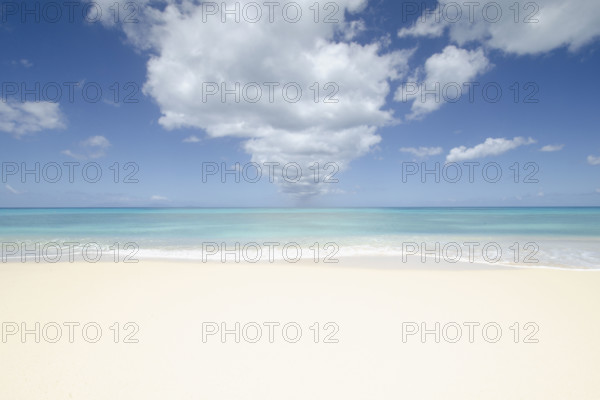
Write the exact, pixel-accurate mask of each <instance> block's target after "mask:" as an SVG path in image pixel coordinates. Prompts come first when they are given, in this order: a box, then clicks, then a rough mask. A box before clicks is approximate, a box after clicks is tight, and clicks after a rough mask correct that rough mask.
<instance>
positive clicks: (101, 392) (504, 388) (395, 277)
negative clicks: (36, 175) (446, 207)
mask: <svg viewBox="0 0 600 400" xmlns="http://www.w3.org/2000/svg"><path fill="white" fill-rule="evenodd" d="M598 287H600V273H598V272H596V271H568V270H553V269H542V268H530V269H516V268H504V267H499V266H498V267H492V266H489V265H477V264H468V263H467V264H463V263H457V264H448V263H440V264H436V263H426V264H421V263H413V264H410V263H409V264H407V263H400V262H398V260H397V259H395V258H393V257H390V258H385V257H379V258H377V257H358V258H356V257H355V258H350V259H342V260H341V261H340V262H339V263H337V264H323V263H314V262H310V261H307V260H302V261H300V262H298V263H295V264H292V263H286V262H282V261H278V262H274V263H256V264H249V263H244V262H242V263H239V264H236V263H233V262H228V263H219V262H206V263H202V262H198V261H180V262H177V261H174V260H147V259H144V260H141V261H140V262H139V263H136V264H123V263H111V262H99V263H86V262H74V263H66V262H61V263H56V264H49V263H40V264H36V263H6V264H2V265H1V266H0V315H2V321H3V326H2V335H3V337H2V339H3V341H2V343H0V359H2V363H0V387H2V393H3V395H5V396H8V397H7V398H14V399H40V398H44V399H86V400H96V399H107V398H111V399H165V398H177V399H201V398H210V399H233V398H244V399H281V398H287V399H306V398H312V399H331V398H340V399H364V398H420V399H421V398H422V399H434V398H444V399H470V398H482V399H509V398H510V399H519V398H523V399H545V400H546V399H566V398H576V399H597V398H600V383H599V381H598V379H597V362H598V359H599V358H600V345H598V344H597V343H598V341H597V338H598V337H599V336H600V315H599V314H598V311H597V305H598V304H599V301H600V292H599V291H598ZM36 322H39V324H40V325H39V328H37V329H36V325H35V323H36ZM22 323H25V325H24V326H23V325H22ZM115 323H117V324H118V325H116V324H115ZM236 323H239V325H236ZM436 323H439V325H436ZM423 324H424V325H423ZM437 326H439V327H437ZM23 327H24V328H25V329H26V330H28V332H29V333H27V334H25V336H24V337H23V336H22V333H23V332H22V330H23ZM57 327H58V328H57ZM84 327H85V329H84ZM15 329H17V331H15ZM98 329H100V331H101V335H100V336H99V335H98V332H99V331H98ZM498 329H499V330H498ZM36 330H37V333H36ZM59 330H60V332H61V336H60V337H58V334H57V333H58V332H59ZM424 330H425V331H426V334H425V335H424V336H423V335H422V333H423V331H424ZM223 331H225V335H224V336H223V335H222V333H223ZM259 333H260V335H259ZM459 333H460V335H459ZM498 333H500V336H499V335H498ZM36 340H39V343H37V342H36ZM53 342H54V343H53ZM115 342H116V343H115Z"/></svg>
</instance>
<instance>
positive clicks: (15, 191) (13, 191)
mask: <svg viewBox="0 0 600 400" xmlns="http://www.w3.org/2000/svg"><path fill="white" fill-rule="evenodd" d="M4 187H5V188H6V190H8V191H9V192H11V193H12V194H21V192H19V191H18V190H17V189H15V188H13V187H12V186H10V185H9V184H6V185H4Z"/></svg>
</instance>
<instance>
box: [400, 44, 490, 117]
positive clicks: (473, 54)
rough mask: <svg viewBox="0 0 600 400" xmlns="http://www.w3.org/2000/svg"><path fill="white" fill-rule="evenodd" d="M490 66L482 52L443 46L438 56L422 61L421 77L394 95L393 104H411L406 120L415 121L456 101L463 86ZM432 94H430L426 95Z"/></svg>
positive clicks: (463, 88) (403, 86) (402, 87)
mask: <svg viewBox="0 0 600 400" xmlns="http://www.w3.org/2000/svg"><path fill="white" fill-rule="evenodd" d="M489 66H490V64H489V61H488V59H487V58H486V57H485V54H484V53H483V50H482V49H478V50H470V51H469V50H465V49H459V48H457V47H456V46H447V47H446V48H445V49H444V50H443V51H442V52H441V53H437V54H434V55H432V56H431V57H429V58H428V59H427V61H425V67H424V70H425V71H424V72H425V78H424V80H423V81H421V82H418V83H417V81H418V79H417V77H416V76H415V79H414V82H410V83H408V82H407V83H406V84H404V85H402V86H401V87H399V88H398V90H397V91H396V94H395V95H394V100H396V101H402V102H407V101H413V103H412V106H411V114H410V115H409V116H408V118H409V119H418V118H421V117H423V116H424V115H425V114H428V113H430V112H433V111H435V110H437V109H438V108H440V107H441V106H442V104H444V103H445V102H447V101H454V99H458V98H459V97H460V95H461V94H462V92H463V91H464V90H466V89H465V86H464V83H466V82H470V81H472V80H473V78H475V77H476V76H477V75H479V74H481V73H483V72H485V71H486V70H487V69H488V68H489ZM430 91H433V92H434V93H429V92H430Z"/></svg>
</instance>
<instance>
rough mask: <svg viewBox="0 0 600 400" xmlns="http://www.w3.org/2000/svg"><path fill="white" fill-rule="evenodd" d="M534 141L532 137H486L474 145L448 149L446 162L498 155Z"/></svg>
mask: <svg viewBox="0 0 600 400" xmlns="http://www.w3.org/2000/svg"><path fill="white" fill-rule="evenodd" d="M535 142H536V141H535V140H533V139H532V138H528V139H525V138H523V137H515V138H514V139H505V138H487V139H486V140H485V142H483V143H480V144H478V145H477V146H475V147H471V148H467V147H466V146H460V147H455V148H453V149H452V150H450V153H448V155H447V156H446V162H457V161H465V160H472V159H476V158H483V157H488V156H498V155H500V154H503V153H506V152H507V151H509V150H513V149H516V148H517V147H520V146H524V145H529V144H533V143H535Z"/></svg>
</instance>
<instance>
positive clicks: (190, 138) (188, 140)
mask: <svg viewBox="0 0 600 400" xmlns="http://www.w3.org/2000/svg"><path fill="white" fill-rule="evenodd" d="M199 142H200V138H199V137H198V136H196V135H191V136H188V137H186V138H185V139H183V143H199Z"/></svg>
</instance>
